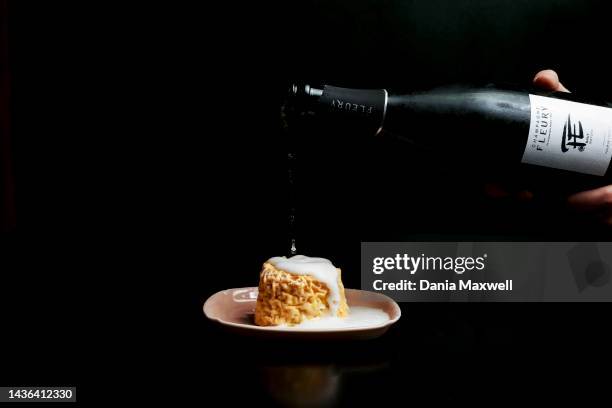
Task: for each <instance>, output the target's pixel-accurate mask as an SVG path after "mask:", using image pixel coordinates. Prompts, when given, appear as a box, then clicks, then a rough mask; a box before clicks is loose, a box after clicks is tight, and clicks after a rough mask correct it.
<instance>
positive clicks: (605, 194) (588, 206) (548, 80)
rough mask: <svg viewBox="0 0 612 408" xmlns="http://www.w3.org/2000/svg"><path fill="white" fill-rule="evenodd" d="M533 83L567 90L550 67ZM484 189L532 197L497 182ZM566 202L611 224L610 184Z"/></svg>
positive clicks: (494, 193) (591, 218) (591, 217)
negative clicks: (512, 191)
mask: <svg viewBox="0 0 612 408" xmlns="http://www.w3.org/2000/svg"><path fill="white" fill-rule="evenodd" d="M533 83H534V85H535V86H537V87H539V88H542V89H546V90H550V91H558V92H569V90H568V89H567V88H566V87H565V86H563V84H562V83H561V82H560V81H559V76H558V75H557V73H556V72H555V71H553V70H551V69H547V70H544V71H540V72H538V73H537V74H536V76H535V77H534V79H533ZM485 191H486V193H487V194H488V195H489V196H491V197H495V198H499V197H508V196H510V195H514V196H515V197H516V198H517V199H519V200H531V199H532V198H533V193H532V192H530V191H518V192H515V193H514V194H512V193H510V191H509V190H508V188H507V187H503V186H501V185H499V184H497V183H491V184H488V185H486V187H485ZM567 202H568V204H569V206H570V208H571V209H573V210H574V211H578V212H581V213H584V215H585V217H586V219H587V220H589V221H595V222H598V223H603V224H605V225H608V226H612V185H609V186H604V187H600V188H597V189H594V190H588V191H583V192H580V193H577V194H574V195H571V196H569V197H568V199H567Z"/></svg>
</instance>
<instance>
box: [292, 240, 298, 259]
mask: <svg viewBox="0 0 612 408" xmlns="http://www.w3.org/2000/svg"><path fill="white" fill-rule="evenodd" d="M295 254H297V248H296V247H295V239H294V238H292V239H291V255H295Z"/></svg>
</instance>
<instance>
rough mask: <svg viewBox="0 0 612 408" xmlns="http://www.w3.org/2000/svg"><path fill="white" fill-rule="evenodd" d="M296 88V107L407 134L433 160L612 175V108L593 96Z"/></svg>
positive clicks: (585, 180) (580, 176) (594, 180)
mask: <svg viewBox="0 0 612 408" xmlns="http://www.w3.org/2000/svg"><path fill="white" fill-rule="evenodd" d="M289 93H290V95H291V99H292V104H293V106H294V107H295V108H296V109H297V110H300V111H302V112H306V113H308V114H314V115H316V116H317V117H319V118H322V120H323V121H324V123H326V124H327V125H328V126H334V127H337V128H338V129H340V130H345V131H346V132H350V133H351V134H355V133H361V134H366V135H371V136H372V137H375V136H376V137H392V138H395V139H399V140H403V141H406V142H409V143H410V144H412V145H416V146H418V147H420V148H424V149H427V150H429V151H430V152H431V153H432V157H433V158H434V159H435V158H436V156H438V157H439V158H440V160H446V159H447V158H448V157H449V156H453V157H454V158H455V161H457V162H459V163H461V162H463V163H465V165H466V166H472V167H474V166H481V168H484V169H488V168H498V169H499V168H504V169H505V170H506V171H507V172H510V173H511V172H513V171H516V170H517V169H520V173H524V172H525V170H528V173H529V174H531V175H534V174H535V175H540V176H541V175H544V176H545V177H546V179H547V180H549V179H550V178H551V177H552V178H553V179H556V180H566V181H568V182H569V180H572V181H571V182H572V183H578V185H579V186H581V187H583V188H586V187H592V186H597V185H604V184H606V183H608V184H609V182H610V180H612V170H611V167H612V166H611V158H612V108H611V107H610V106H609V105H608V104H606V103H604V102H600V101H596V100H594V99H593V100H584V99H582V98H579V97H577V96H576V95H574V94H568V93H561V92H552V93H541V94H538V93H535V92H534V93H530V92H526V91H520V90H515V89H511V88H506V89H502V88H495V87H481V88H478V87H465V86H453V87H447V88H439V89H434V90H431V91H425V92H415V93H410V94H394V93H391V92H388V91H387V90H364V89H347V88H339V87H334V86H328V85H327V86H324V87H319V88H315V87H312V86H309V85H296V84H294V85H292V86H291V87H290V92H289ZM517 174H518V173H517ZM579 188H580V187H578V189H579Z"/></svg>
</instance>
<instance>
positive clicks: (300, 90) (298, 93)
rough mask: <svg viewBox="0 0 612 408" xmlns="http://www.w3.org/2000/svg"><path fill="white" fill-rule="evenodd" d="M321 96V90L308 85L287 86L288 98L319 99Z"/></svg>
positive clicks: (295, 84) (293, 84) (294, 84)
mask: <svg viewBox="0 0 612 408" xmlns="http://www.w3.org/2000/svg"><path fill="white" fill-rule="evenodd" d="M321 96H323V90H322V89H319V88H315V87H312V86H310V85H309V84H300V83H292V84H291V85H290V86H289V97H294V98H295V97H298V98H299V97H306V98H312V97H316V98H320V97H321Z"/></svg>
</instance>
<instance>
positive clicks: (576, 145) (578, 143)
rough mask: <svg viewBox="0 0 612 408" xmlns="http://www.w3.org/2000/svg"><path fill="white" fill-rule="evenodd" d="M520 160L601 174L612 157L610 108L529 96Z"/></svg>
mask: <svg viewBox="0 0 612 408" xmlns="http://www.w3.org/2000/svg"><path fill="white" fill-rule="evenodd" d="M529 98H530V100H531V123H530V125H529V138H528V139H527V146H526V148H525V153H524V154H523V163H528V164H535V165H538V166H545V167H552V168H556V169H563V170H569V171H574V172H578V173H585V174H593V175H596V176H603V175H605V174H606V172H607V171H608V166H609V165H610V158H611V157H612V109H610V108H605V107H602V106H594V105H587V104H584V103H578V102H572V101H566V100H563V99H556V98H549V97H545V96H539V95H529Z"/></svg>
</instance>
